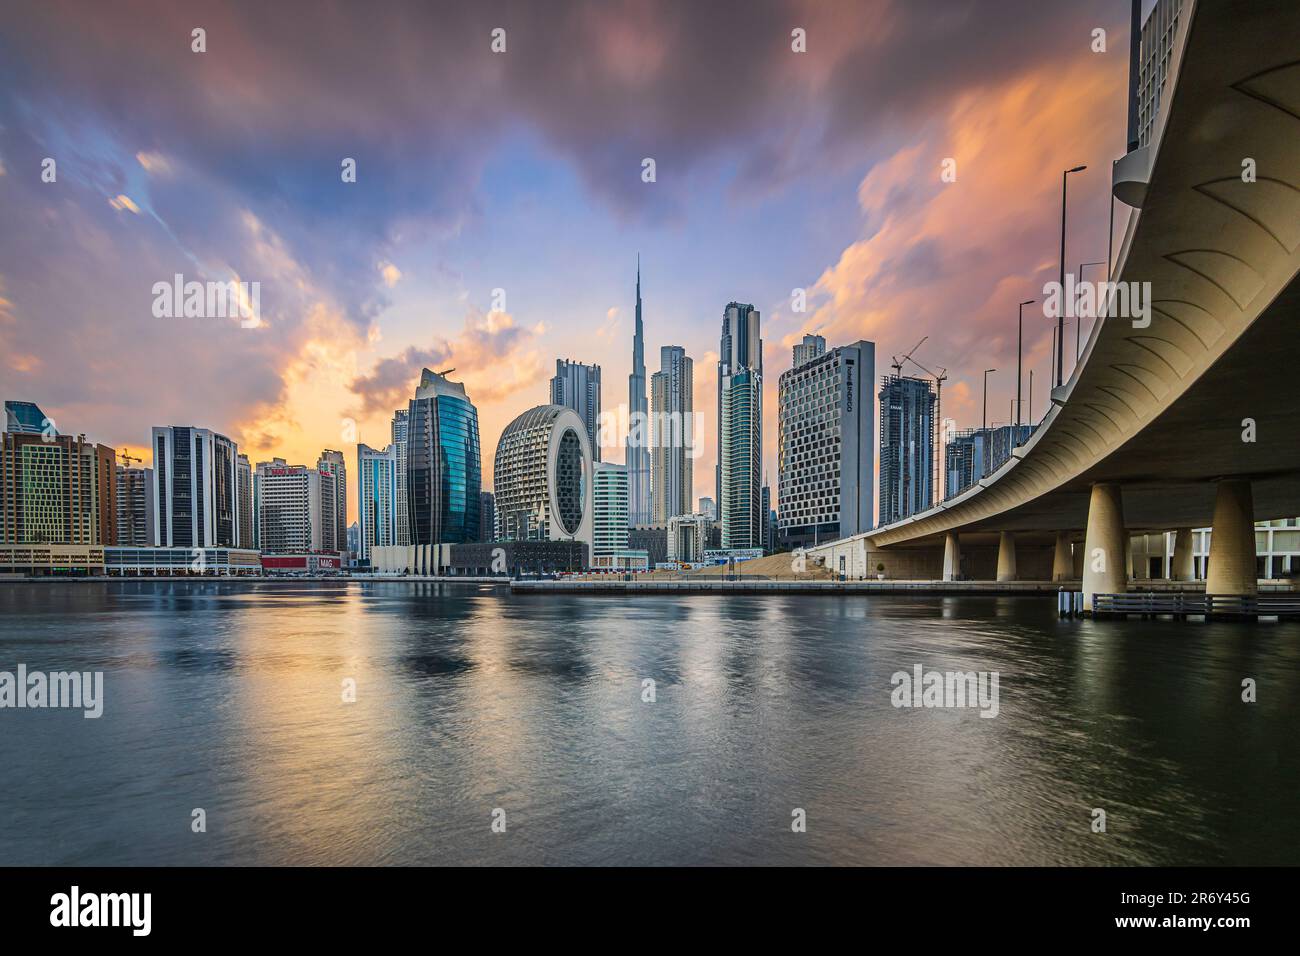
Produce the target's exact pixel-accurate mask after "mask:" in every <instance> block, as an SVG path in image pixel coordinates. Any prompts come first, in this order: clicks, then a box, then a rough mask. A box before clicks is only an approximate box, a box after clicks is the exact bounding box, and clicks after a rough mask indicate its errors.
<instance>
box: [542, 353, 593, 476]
mask: <svg viewBox="0 0 1300 956" xmlns="http://www.w3.org/2000/svg"><path fill="white" fill-rule="evenodd" d="M551 404H552V405H563V406H564V407H565V408H572V409H573V410H574V411H575V412H577V413H578V417H579V418H581V419H582V420H583V421H584V422H585V423H586V425H587V440H588V441H589V442H590V443H591V453H592V455H593V456H594V457H595V460H596V461H600V366H599V365H583V364H582V363H581V362H570V361H569V360H568V359H556V360H555V376H554V377H553V378H552V379H551Z"/></svg>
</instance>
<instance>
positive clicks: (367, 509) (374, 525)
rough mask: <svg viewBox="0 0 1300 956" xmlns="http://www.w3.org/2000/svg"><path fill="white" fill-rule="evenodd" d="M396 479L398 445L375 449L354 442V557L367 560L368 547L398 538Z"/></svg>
mask: <svg viewBox="0 0 1300 956" xmlns="http://www.w3.org/2000/svg"><path fill="white" fill-rule="evenodd" d="M400 492H401V486H400V485H399V484H398V482H397V448H396V446H395V445H389V446H388V447H387V448H385V449H384V450H383V451H377V450H375V449H374V448H371V447H370V446H369V445H363V444H361V445H357V496H358V497H357V532H358V535H357V537H358V541H357V557H358V558H362V559H364V560H369V558H370V549H371V548H377V547H378V548H383V547H390V546H392V545H393V544H395V543H396V540H397V503H398V500H399V499H401V498H404V497H405V495H403V494H401V493H400Z"/></svg>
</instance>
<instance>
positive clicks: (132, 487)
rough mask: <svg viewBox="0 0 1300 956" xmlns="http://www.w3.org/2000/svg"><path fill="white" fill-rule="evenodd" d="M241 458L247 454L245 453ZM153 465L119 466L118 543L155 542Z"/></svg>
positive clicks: (146, 545) (150, 543) (142, 546)
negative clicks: (150, 466) (143, 466)
mask: <svg viewBox="0 0 1300 956" xmlns="http://www.w3.org/2000/svg"><path fill="white" fill-rule="evenodd" d="M240 458H243V456H242V455H241V456H240ZM153 492H154V486H153V469H152V468H124V467H123V466H122V465H118V466H117V489H116V498H117V502H116V505H117V543H118V544H119V545H123V546H130V547H137V548H147V547H149V546H151V545H152V544H153Z"/></svg>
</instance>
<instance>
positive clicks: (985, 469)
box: [980, 368, 997, 477]
mask: <svg viewBox="0 0 1300 956" xmlns="http://www.w3.org/2000/svg"><path fill="white" fill-rule="evenodd" d="M996 371H997V369H995V368H986V369H985V370H984V426H983V427H982V428H981V429H980V431H981V432H982V433H983V434H982V435H981V436H980V444H981V445H983V447H984V454H983V456H982V457H983V458H984V461H983V463H982V464H981V467H980V476H981V477H983V476H984V475H987V474H988V473H989V373H990V372H996Z"/></svg>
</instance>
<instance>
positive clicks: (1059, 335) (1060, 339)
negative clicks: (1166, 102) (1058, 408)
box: [1056, 166, 1088, 388]
mask: <svg viewBox="0 0 1300 956" xmlns="http://www.w3.org/2000/svg"><path fill="white" fill-rule="evenodd" d="M1087 168H1088V167H1087V166H1075V167H1074V168H1073V169H1067V170H1065V171H1064V172H1063V173H1061V271H1060V285H1061V300H1062V301H1061V308H1060V310H1059V312H1058V314H1057V316H1056V342H1057V351H1056V387H1057V388H1060V387H1061V382H1062V381H1063V375H1062V372H1063V371H1064V369H1065V345H1064V343H1065V301H1064V300H1065V185H1066V182H1067V180H1068V179H1069V176H1070V173H1081V172H1083V171H1084V170H1085V169H1087Z"/></svg>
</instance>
